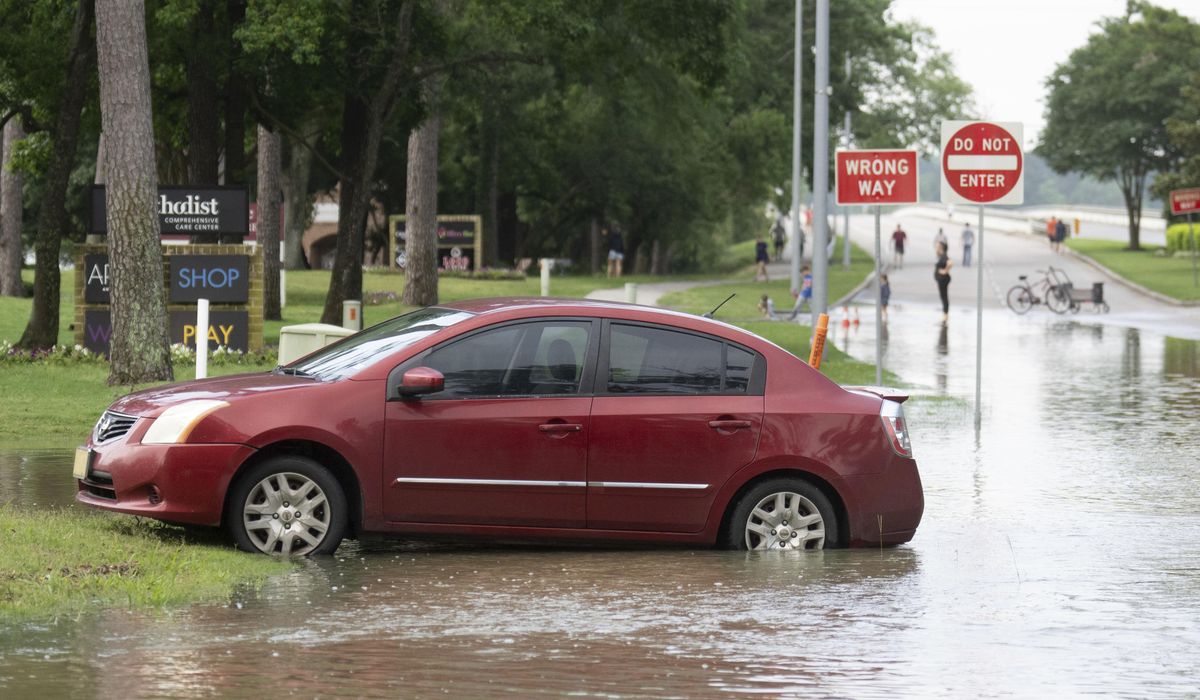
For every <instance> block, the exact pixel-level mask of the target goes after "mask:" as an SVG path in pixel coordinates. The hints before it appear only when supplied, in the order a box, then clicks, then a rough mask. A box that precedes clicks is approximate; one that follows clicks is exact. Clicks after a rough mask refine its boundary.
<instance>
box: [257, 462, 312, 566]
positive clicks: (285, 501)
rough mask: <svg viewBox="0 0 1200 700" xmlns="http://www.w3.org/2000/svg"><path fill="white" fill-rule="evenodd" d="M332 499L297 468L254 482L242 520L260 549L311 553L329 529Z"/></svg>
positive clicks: (275, 551) (277, 551) (285, 552)
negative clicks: (297, 470) (330, 500)
mask: <svg viewBox="0 0 1200 700" xmlns="http://www.w3.org/2000/svg"><path fill="white" fill-rule="evenodd" d="M329 518H330V513H329V502H328V501H327V500H326V498H325V492H324V491H323V490H321V487H320V486H318V485H317V482H315V481H313V480H312V479H310V478H308V477H307V476H304V475H303V474H296V473H293V472H283V473H280V474H272V475H270V476H268V477H267V478H265V479H263V480H262V481H260V482H258V483H257V484H255V485H254V488H252V489H250V495H249V496H247V497H246V503H245V505H244V506H243V507H242V524H243V526H244V527H245V528H246V534H247V535H249V536H250V541H251V542H253V543H254V546H255V547H257V548H258V549H259V551H262V552H266V553H267V554H307V553H309V552H311V551H312V550H313V549H314V548H316V547H317V546H319V545H320V544H321V541H322V540H324V539H325V532H326V531H327V530H329Z"/></svg>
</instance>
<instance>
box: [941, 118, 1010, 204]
mask: <svg viewBox="0 0 1200 700" xmlns="http://www.w3.org/2000/svg"><path fill="white" fill-rule="evenodd" d="M1022 137H1023V129H1022V127H1021V124H1020V123H1019V122H995V123H993V122H965V121H945V122H942V201H943V202H947V203H950V202H954V203H959V204H1021V203H1023V202H1024V201H1025V169H1024V166H1025V158H1024V156H1023V155H1022V153H1021V139H1022Z"/></svg>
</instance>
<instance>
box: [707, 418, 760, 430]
mask: <svg viewBox="0 0 1200 700" xmlns="http://www.w3.org/2000/svg"><path fill="white" fill-rule="evenodd" d="M708 427H710V428H712V429H713V430H738V429H740V428H749V427H750V421H748V420H710V421H709V422H708Z"/></svg>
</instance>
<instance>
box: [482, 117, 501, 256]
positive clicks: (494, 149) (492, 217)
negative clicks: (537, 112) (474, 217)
mask: <svg viewBox="0 0 1200 700" xmlns="http://www.w3.org/2000/svg"><path fill="white" fill-rule="evenodd" d="M496 121H497V117H496V108H495V100H494V99H493V98H492V97H491V96H490V95H487V96H485V97H484V102H483V124H482V143H481V144H480V149H479V151H480V161H481V162H480V167H479V176H480V183H479V184H480V187H479V194H480V196H479V213H480V214H482V215H483V251H482V253H483V260H481V261H476V265H477V267H482V266H483V265H484V264H487V265H495V264H496V262H497V261H498V260H499V259H500V241H499V233H500V226H499V223H498V221H499V216H500V139H499V136H498V134H497V127H496Z"/></svg>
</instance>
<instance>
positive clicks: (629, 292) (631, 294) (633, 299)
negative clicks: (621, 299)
mask: <svg viewBox="0 0 1200 700" xmlns="http://www.w3.org/2000/svg"><path fill="white" fill-rule="evenodd" d="M625 301H627V302H629V303H630V304H636V303H637V282H626V283H625Z"/></svg>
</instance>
